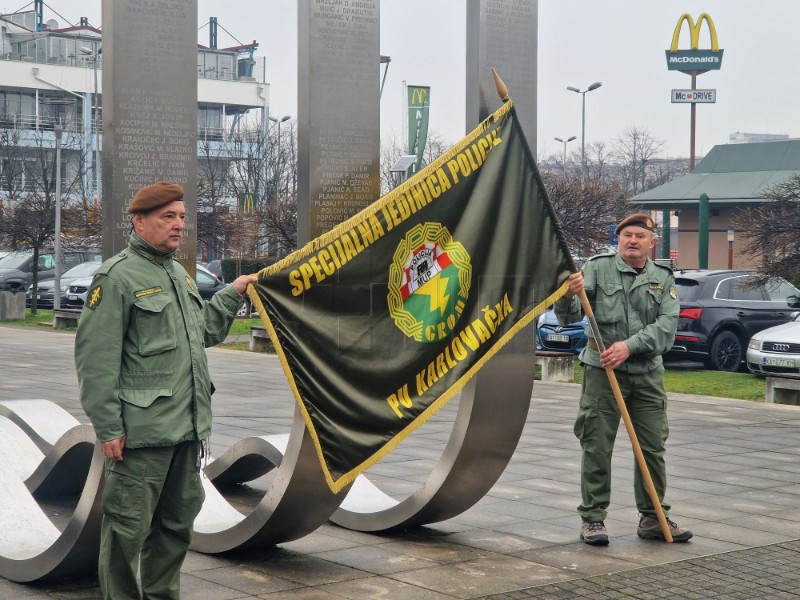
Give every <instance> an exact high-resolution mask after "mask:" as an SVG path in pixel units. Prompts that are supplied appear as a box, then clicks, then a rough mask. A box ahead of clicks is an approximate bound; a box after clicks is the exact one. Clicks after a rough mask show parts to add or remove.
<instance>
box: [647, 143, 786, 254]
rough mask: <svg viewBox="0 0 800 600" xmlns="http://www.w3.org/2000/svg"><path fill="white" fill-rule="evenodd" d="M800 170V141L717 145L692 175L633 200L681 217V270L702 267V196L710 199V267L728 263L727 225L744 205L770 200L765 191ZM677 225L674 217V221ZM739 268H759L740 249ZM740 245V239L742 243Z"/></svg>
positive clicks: (676, 241)
mask: <svg viewBox="0 0 800 600" xmlns="http://www.w3.org/2000/svg"><path fill="white" fill-rule="evenodd" d="M798 171H800V140H785V141H780V142H762V143H752V144H725V145H720V146H714V148H712V149H711V151H710V152H709V153H708V154H707V155H706V156H705V158H703V160H702V161H700V163H699V164H698V165H697V166H696V167H695V170H694V171H693V172H692V173H690V174H689V175H684V176H683V177H680V178H678V179H674V180H672V181H670V182H669V183H665V184H664V185H662V186H659V187H657V188H653V189H651V190H648V191H646V192H644V193H641V194H639V195H637V196H636V197H635V198H634V202H635V203H636V204H637V205H640V206H641V207H642V208H644V209H645V210H651V211H669V212H670V213H672V214H673V215H677V217H678V218H677V221H678V229H677V236H676V235H675V230H674V229H673V232H672V235H671V240H670V246H671V248H672V249H677V250H678V256H677V261H676V262H677V265H678V266H679V267H680V268H684V269H686V268H697V267H698V265H699V257H698V245H699V212H700V210H699V209H700V196H701V195H702V194H706V195H707V196H708V199H709V220H708V229H709V235H708V268H711V269H725V268H727V267H728V228H729V226H730V222H731V221H730V219H731V216H732V215H733V214H734V213H735V212H736V211H737V210H738V209H740V208H742V207H747V206H753V205H754V204H759V203H762V202H765V201H766V199H765V198H764V194H765V193H766V192H767V191H768V190H769V189H770V188H772V187H773V186H775V185H776V184H779V183H782V182H783V181H786V180H787V179H789V178H790V177H792V176H793V175H795V174H797V172H798ZM672 221H673V226H674V222H675V219H672ZM735 234H736V232H734V242H733V243H734V246H733V248H734V252H733V267H734V268H747V267H754V268H757V267H758V266H759V265H758V263H757V262H756V263H754V262H753V261H752V259H749V258H748V257H745V256H743V255H741V253H738V252H737V251H736V248H737V241H736V235H735ZM738 243H739V244H741V240H740V241H739V242H738Z"/></svg>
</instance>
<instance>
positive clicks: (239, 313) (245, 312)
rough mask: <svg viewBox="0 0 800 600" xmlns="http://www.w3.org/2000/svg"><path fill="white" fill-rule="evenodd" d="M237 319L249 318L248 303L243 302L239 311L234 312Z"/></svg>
mask: <svg viewBox="0 0 800 600" xmlns="http://www.w3.org/2000/svg"><path fill="white" fill-rule="evenodd" d="M236 316H237V317H249V316H250V302H249V301H247V300H245V301H244V302H243V303H242V305H241V306H240V307H239V310H237V311H236Z"/></svg>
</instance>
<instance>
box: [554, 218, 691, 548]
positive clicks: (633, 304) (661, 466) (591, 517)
mask: <svg viewBox="0 0 800 600" xmlns="http://www.w3.org/2000/svg"><path fill="white" fill-rule="evenodd" d="M616 233H617V235H618V237H619V246H618V252H617V253H616V254H602V255H599V256H595V257H593V258H591V259H589V260H588V261H587V262H586V264H585V265H584V267H583V272H582V273H573V274H572V275H570V277H569V279H568V281H569V290H568V291H567V293H566V294H564V297H563V299H562V300H559V301H558V302H557V303H556V306H555V312H556V315H557V317H558V320H559V322H560V323H562V324H565V323H574V322H575V321H579V320H580V319H581V316H582V309H581V304H580V301H579V298H577V295H578V294H579V293H580V292H581V290H583V289H585V290H586V295H587V296H588V298H589V302H590V303H591V304H592V307H593V311H594V315H595V319H596V321H597V325H598V327H599V329H600V334H601V335H602V338H603V342H604V344H605V347H606V350H605V351H604V352H602V353H600V352H598V347H597V343H596V342H595V340H594V339H593V338H592V337H589V341H588V343H587V345H586V347H585V348H584V349H583V351H581V354H580V360H581V363H582V364H583V383H582V388H581V400H580V408H579V409H578V417H577V420H576V421H575V435H576V436H577V437H578V439H579V440H580V442H581V448H582V457H581V496H582V502H581V505H580V506H579V507H578V513H579V514H580V515H581V518H582V520H583V524H582V527H581V539H582V540H583V541H584V542H586V543H587V544H591V545H598V546H604V545H606V544H608V532H607V531H606V527H605V523H604V521H605V518H606V514H607V509H608V505H609V501H610V499H611V454H612V451H613V449H614V440H615V438H616V435H617V429H618V427H619V421H620V413H619V407H618V406H617V402H616V400H615V398H614V393H613V391H612V390H611V385H610V383H609V380H608V376H607V375H606V372H605V368H606V367H610V368H612V369H614V372H615V375H616V378H617V382H618V383H619V386H620V389H621V390H622V397H623V398H624V399H625V404H626V407H627V409H628V412H629V413H630V417H631V422H632V423H633V426H634V430H635V431H636V436H637V438H638V440H639V443H640V445H641V447H642V453H643V454H644V457H645V462H646V463H647V468H648V470H649V472H650V476H651V477H652V480H653V484H654V486H655V489H656V492H657V494H658V498H659V501H660V502H661V507H662V509H663V511H664V514H665V515H667V514H668V512H669V508H670V507H669V505H668V504H666V503H665V502H664V501H663V499H664V493H665V491H666V487H667V474H666V466H665V463H664V452H665V443H666V441H667V436H668V434H669V426H668V424H667V395H666V392H665V391H664V366H663V364H662V359H661V355H662V354H663V353H664V352H666V351H667V350H669V348H670V347H671V346H672V342H673V340H674V339H675V331H676V330H677V326H678V312H679V308H680V305H679V303H678V295H677V293H676V292H675V279H674V278H673V276H672V271H671V270H670V269H668V268H667V267H662V266H660V265H657V264H656V263H654V262H652V261H651V260H650V259H649V258H648V254H649V253H650V250H651V249H652V248H653V247H654V246H655V243H656V236H655V230H654V225H653V221H652V219H651V218H650V217H649V216H647V215H645V214H634V215H631V216H629V217H627V218H625V219H623V220H622V221H621V222H620V223H619V224H618V225H617V228H616ZM590 333H591V332H590ZM633 486H634V496H635V499H636V506H637V508H638V509H639V513H640V520H639V526H638V529H637V533H638V535H639V537H641V538H646V539H664V534H663V532H662V530H661V526H660V524H659V521H658V518H657V516H656V514H657V513H656V511H655V509H654V507H653V504H652V501H651V499H650V495H649V494H648V493H647V488H646V485H645V482H644V479H643V477H642V475H641V473H640V471H639V467H638V465H634V478H633ZM668 523H669V527H670V532H671V534H672V539H673V541H675V542H686V541H688V540H689V539H690V538H691V537H692V532H691V531H689V530H687V529H683V528H681V527H678V525H677V524H675V523H674V522H673V521H670V520H669V519H668Z"/></svg>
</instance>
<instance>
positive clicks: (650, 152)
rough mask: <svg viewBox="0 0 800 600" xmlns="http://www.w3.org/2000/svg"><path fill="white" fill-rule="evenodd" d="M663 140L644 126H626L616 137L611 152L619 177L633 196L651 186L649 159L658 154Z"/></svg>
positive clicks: (653, 182)
mask: <svg viewBox="0 0 800 600" xmlns="http://www.w3.org/2000/svg"><path fill="white" fill-rule="evenodd" d="M663 146H664V142H663V141H662V140H658V139H656V138H654V137H653V136H652V135H651V134H650V132H649V131H648V130H647V129H645V128H640V127H637V126H635V125H634V126H633V127H628V128H627V129H626V130H625V131H623V133H622V135H621V136H620V137H619V138H617V139H616V144H615V146H614V150H613V152H612V154H613V156H614V158H615V160H616V162H617V164H618V165H619V169H620V178H621V180H622V184H623V185H624V186H625V189H626V190H627V191H628V192H629V193H630V194H631V195H633V196H635V195H636V194H638V193H639V192H644V191H645V190H647V189H649V188H651V187H653V186H654V185H656V184H655V180H654V178H652V177H649V176H648V175H649V173H650V169H649V168H648V165H649V163H650V161H652V160H653V159H655V158H656V157H657V156H658V153H659V152H660V151H661V148H663Z"/></svg>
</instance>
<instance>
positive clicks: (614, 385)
mask: <svg viewBox="0 0 800 600" xmlns="http://www.w3.org/2000/svg"><path fill="white" fill-rule="evenodd" d="M492 75H493V76H494V84H495V87H497V95H498V96H500V100H502V101H503V102H507V101H508V99H509V96H508V88H507V87H506V84H505V83H503V80H502V79H500V76H499V75H498V74H497V71H495V70H494V68H493V69H492ZM580 299H581V304H582V305H583V312H584V314H585V315H586V318H587V319H588V320H589V326H590V327H591V329H592V335H594V341H595V343H597V350H598V351H599V352H603V351H604V350H605V349H606V347H605V344H603V338H602V336H601V335H600V328H599V327H598V326H597V321H596V320H595V318H594V311H593V310H592V305H591V304H589V297H588V296H587V295H586V290H581V293H580ZM605 371H606V375H608V382H609V383H610V384H611V390H612V391H613V392H614V398H615V399H616V401H617V407H618V408H619V412H620V415H622V420H623V422H624V423H625V429H626V430H627V431H628V437H629V438H630V440H631V445H632V446H633V454H634V455H635V456H636V463H637V464H638V465H639V470H640V471H641V473H642V477H643V478H644V483H645V487H647V493H648V494H649V495H650V501H651V502H652V503H653V507H654V508H655V511H656V516H657V517H658V522H659V524H660V525H661V531H662V532H663V533H664V539H665V540H666V541H667V542H672V533H671V532H670V530H669V523H667V517H666V516H665V515H664V510H663V509H662V508H661V501H660V500H659V498H658V492H657V491H656V486H655V485H653V478H652V477H650V471H649V470H648V468H647V462H645V460H644V454H642V447H641V446H640V445H639V439H638V438H637V437H636V431H635V430H634V428H633V423H632V422H631V416H630V414H629V413H628V407H627V406H625V400H624V399H623V397H622V390H620V389H619V383H618V382H617V376H616V374H615V373H614V369H612V368H611V367H606V368H605Z"/></svg>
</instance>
